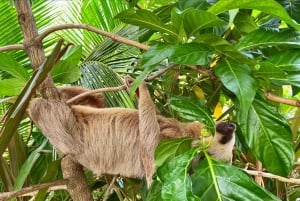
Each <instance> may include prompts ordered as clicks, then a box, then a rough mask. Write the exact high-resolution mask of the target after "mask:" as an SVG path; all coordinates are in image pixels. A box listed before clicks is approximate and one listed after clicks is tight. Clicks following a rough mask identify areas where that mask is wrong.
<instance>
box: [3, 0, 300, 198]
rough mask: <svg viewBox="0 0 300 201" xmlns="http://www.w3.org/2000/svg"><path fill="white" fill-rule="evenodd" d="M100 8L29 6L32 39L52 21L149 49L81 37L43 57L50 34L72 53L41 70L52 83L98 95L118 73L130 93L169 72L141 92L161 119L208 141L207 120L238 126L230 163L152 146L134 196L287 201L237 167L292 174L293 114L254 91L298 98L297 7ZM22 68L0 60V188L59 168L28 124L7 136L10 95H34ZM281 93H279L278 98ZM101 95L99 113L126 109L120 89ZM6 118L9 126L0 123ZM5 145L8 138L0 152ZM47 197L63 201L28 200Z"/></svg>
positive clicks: (191, 1)
mask: <svg viewBox="0 0 300 201" xmlns="http://www.w3.org/2000/svg"><path fill="white" fill-rule="evenodd" d="M103 2H104V1H97V0H89V1H87V0H82V1H66V4H65V7H63V6H61V7H58V6H57V5H56V3H57V2H56V1H50V0H49V1H48V0H47V1H44V0H33V1H32V6H33V13H34V15H35V17H36V22H37V25H38V27H39V28H40V30H39V31H40V32H42V31H43V30H45V29H46V28H48V27H50V26H51V25H54V24H57V22H59V23H61V22H65V23H73V24H75V23H87V24H90V25H93V26H95V27H97V28H99V29H103V30H108V31H112V32H114V33H116V34H118V35H120V36H123V37H125V38H128V39H131V40H140V41H142V42H144V43H147V44H148V45H149V46H151V47H150V49H149V50H147V51H145V52H141V51H140V50H137V49H135V48H133V47H129V46H126V45H124V44H121V43H116V42H115V41H113V40H111V39H105V38H103V37H102V36H99V35H97V34H95V33H91V32H88V31H79V30H64V31H60V32H57V34H51V35H49V36H47V38H45V39H44V40H43V45H44V47H45V50H46V53H48V52H51V51H52V49H53V44H54V43H56V42H57V40H58V38H60V37H63V38H64V39H66V40H67V41H68V42H72V43H73V44H75V45H74V46H72V47H71V48H70V49H69V50H68V52H67V53H66V54H65V55H64V56H63V57H62V58H61V60H60V61H58V62H57V63H56V65H55V67H54V68H53V70H52V71H51V75H52V77H53V79H54V81H55V82H56V83H59V84H70V83H74V82H76V84H79V85H82V86H85V87H87V88H92V89H93V88H100V87H110V86H118V85H121V84H122V79H121V77H122V76H123V75H127V74H130V75H131V76H132V77H136V80H135V82H134V84H133V87H132V92H133V91H135V89H136V88H137V87H138V85H139V83H140V82H141V81H142V80H144V79H145V78H146V77H147V76H148V75H150V74H151V73H154V72H156V71H159V70H161V69H164V68H165V67H166V66H168V65H172V64H176V65H177V66H176V67H175V68H173V69H172V70H170V71H168V72H167V73H165V74H164V75H162V76H161V77H159V78H157V79H155V80H153V81H152V83H151V84H150V85H149V89H150V92H151V94H152V95H153V98H154V99H155V103H156V104H157V107H158V109H159V110H160V111H161V113H162V114H164V115H167V116H173V117H177V118H181V120H183V121H184V120H189V121H201V122H203V123H205V124H206V128H208V130H209V132H207V133H208V134H212V133H214V132H215V131H214V121H215V120H216V119H218V118H221V119H222V118H224V117H225V118H227V119H230V120H232V121H235V122H236V123H237V125H238V131H237V143H236V147H237V148H236V150H235V152H234V153H235V160H234V161H233V164H234V166H229V165H225V164H221V163H220V162H216V161H214V160H213V159H211V158H210V157H209V156H208V155H207V153H206V148H207V144H203V145H201V146H199V147H196V148H192V149H191V147H190V144H191V141H192V140H193V139H190V138H183V139H171V140H165V141H163V142H162V143H161V144H160V145H159V146H158V148H157V150H156V154H155V157H156V165H157V168H158V170H157V173H156V178H155V179H154V182H153V184H152V186H151V188H150V189H149V190H146V191H147V193H146V195H145V197H144V198H145V200H148V201H150V200H151V201H152V200H172V201H174V200H204V201H205V200H279V199H283V200H296V198H297V197H299V192H300V189H299V187H298V186H296V185H293V184H290V183H284V185H282V183H280V182H275V181H274V180H272V179H268V178H264V182H265V185H264V186H265V188H263V187H260V186H258V185H257V184H255V183H254V181H253V179H252V178H251V177H249V176H247V175H246V174H245V173H244V172H243V171H242V170H241V169H242V168H245V166H246V164H250V166H249V167H251V168H258V167H256V164H259V162H261V163H262V166H263V168H264V169H265V170H266V171H268V172H270V173H273V174H277V175H281V176H286V177H299V175H294V174H293V170H297V168H296V167H295V166H294V161H295V159H297V157H299V156H300V146H299V144H300V140H299V139H300V138H299V131H298V130H299V124H300V121H299V109H298V110H297V112H295V111H296V110H295V108H294V107H293V106H284V107H283V106H282V104H280V103H274V102H271V101H269V100H267V99H268V97H267V96H266V92H272V93H273V94H275V95H277V96H281V97H284V98H290V99H295V98H297V99H299V94H298V93H299V91H300V90H299V87H300V74H299V72H300V71H299V70H300V66H299V60H300V54H299V52H300V51H299V50H300V49H299V48H300V40H299V39H300V37H299V33H300V32H299V31H300V25H299V24H297V23H299V22H300V18H299V14H298V13H299V12H298V11H299V10H300V6H299V5H300V4H299V1H298V0H295V1H285V0H280V1H279V0H277V1H275V0H265V1H260V0H239V1H235V0H219V1H207V0H178V1H158V0H152V1H145V0H133V1H129V3H128V4H126V1H107V2H106V3H103ZM11 5H12V4H10V3H9V2H8V1H2V2H0V14H1V15H0V19H2V20H1V22H3V23H1V24H0V29H1V30H3V34H2V35H1V36H0V44H1V45H8V44H14V43H21V42H22V41H21V40H22V34H21V32H20V28H19V26H18V22H17V14H16V11H15V9H14V7H13V6H11ZM126 24H130V25H126ZM29 67H30V64H29V63H28V58H26V56H25V54H24V52H22V51H13V52H7V53H1V54H0V95H1V96H2V97H9V96H16V95H19V99H18V100H17V101H16V104H15V106H13V107H12V109H11V110H10V112H9V118H8V123H7V122H6V123H5V124H4V125H3V126H2V125H1V126H2V130H4V132H3V133H4V135H2V136H1V138H0V150H2V152H3V151H4V150H5V149H6V148H7V147H9V149H8V152H7V153H6V154H7V155H8V157H6V155H5V156H3V157H1V159H0V162H1V165H0V178H1V181H2V182H1V184H2V185H3V188H5V190H12V189H14V188H15V189H19V188H21V187H22V186H25V185H32V184H36V183H41V182H47V181H51V180H52V179H53V178H61V175H60V172H59V171H58V170H57V168H58V166H59V160H56V159H55V158H52V157H51V156H50V154H49V153H48V152H49V151H50V150H51V147H49V146H47V147H46V146H45V147H44V145H45V144H43V142H44V140H45V139H44V138H43V137H42V136H41V133H40V132H38V131H37V130H36V129H34V130H33V132H31V131H30V132H27V130H28V125H29V124H28V122H23V123H22V125H25V129H23V130H20V129H19V130H20V131H18V132H17V131H16V130H15V129H16V125H18V124H19V122H20V121H21V120H22V119H23V114H24V111H25V109H26V107H25V106H26V104H27V103H28V101H29V97H28V96H27V95H28V94H27V93H24V92H21V91H22V89H23V88H24V87H25V88H29V90H30V89H34V88H35V87H36V86H32V85H30V86H25V84H26V82H28V80H30V77H31V79H33V78H34V76H35V75H32V70H31V69H30V68H29ZM29 82H31V81H29ZM287 86H289V87H290V88H289V89H290V90H291V93H290V94H287V93H286V92H285V89H286V87H287ZM195 89H197V90H198V94H195V93H194V91H195ZM199 94H200V95H199ZM105 97H106V102H107V105H109V106H122V107H131V108H133V107H135V102H134V101H132V99H131V97H130V96H129V94H128V93H127V92H120V93H117V92H113V93H106V94H105ZM199 99H201V100H199ZM23 103H25V106H24V105H23ZM16 105H19V106H18V107H16ZM5 106H6V105H4V106H3V108H4V109H1V111H2V112H4V111H5V108H6V107H5ZM20 111H21V112H20ZM11 115H12V117H18V119H14V118H13V119H11V118H10V117H11ZM14 115H16V116H14ZM26 126H27V127H26ZM24 130H25V131H24ZM31 134H32V136H31ZM13 136H14V137H13ZM10 138H12V139H13V140H12V141H11V143H10V145H8V142H9V139H10ZM27 138H28V139H29V141H28V139H27ZM294 144H295V145H296V146H294ZM45 150H47V151H46V152H47V153H44V152H43V151H45ZM124 151H126V150H124ZM21 152H23V154H20V153H21ZM295 153H297V154H296V156H295ZM100 154H101V153H100ZM199 155H200V156H203V157H204V158H205V159H204V160H202V161H201V162H200V163H199V164H198V165H197V166H196V167H195V168H194V172H191V171H190V167H191V163H192V161H193V160H194V158H195V157H196V156H199ZM240 155H243V157H240ZM15 160H16V162H14V161H15ZM45 161H46V162H45ZM235 166H236V167H235ZM87 175H89V174H87ZM88 177H89V180H90V183H91V186H92V189H93V190H94V189H105V188H104V183H105V182H102V180H100V181H99V182H95V181H94V179H93V177H92V176H91V175H90V176H88ZM138 188H139V183H138V182H136V181H131V180H127V181H126V182H125V188H124V189H117V188H116V190H115V192H116V193H115V194H113V195H112V196H111V200H112V199H118V200H137V198H139V196H140V195H139V194H138V195H137V193H136V192H137V190H136V189H138ZM283 192H286V193H283ZM103 194H104V192H102V191H101V192H100V193H97V194H95V197H97V198H98V197H101V198H102V196H103ZM274 195H276V196H277V197H275V196H274ZM51 196H52V197H51ZM51 198H53V200H59V199H61V200H66V199H68V196H67V195H65V194H64V193H59V192H58V193H57V192H56V193H52V195H49V194H48V193H47V192H46V191H45V190H41V191H39V192H38V194H37V197H36V199H39V200H46V199H48V200H49V199H51Z"/></svg>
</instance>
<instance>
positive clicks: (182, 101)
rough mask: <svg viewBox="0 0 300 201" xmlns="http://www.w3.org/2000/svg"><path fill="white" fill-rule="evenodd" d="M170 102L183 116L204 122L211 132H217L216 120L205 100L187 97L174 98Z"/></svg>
mask: <svg viewBox="0 0 300 201" xmlns="http://www.w3.org/2000/svg"><path fill="white" fill-rule="evenodd" d="M169 102H170V105H171V107H172V109H174V110H176V111H178V113H179V115H180V116H181V117H183V118H185V119H187V120H190V121H199V122H202V123H203V124H205V125H206V127H207V128H208V129H209V131H210V133H211V134H214V133H215V122H214V120H213V119H212V117H211V115H210V113H209V111H208V109H207V107H206V105H205V104H204V103H203V102H201V101H199V100H195V99H191V98H186V97H180V98H179V97H178V98H172V99H170V101H169Z"/></svg>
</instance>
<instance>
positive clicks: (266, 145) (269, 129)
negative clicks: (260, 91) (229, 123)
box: [240, 97, 295, 176]
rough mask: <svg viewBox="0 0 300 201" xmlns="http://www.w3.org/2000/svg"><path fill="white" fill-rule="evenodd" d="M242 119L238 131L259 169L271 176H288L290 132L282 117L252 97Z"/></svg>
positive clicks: (291, 164) (290, 158)
mask: <svg viewBox="0 0 300 201" xmlns="http://www.w3.org/2000/svg"><path fill="white" fill-rule="evenodd" d="M246 117H247V118H246ZM244 118H245V119H246V121H245V124H241V125H240V127H241V130H242V131H243V135H244V136H245V137H246V142H247V143H248V146H249V147H250V148H251V149H252V150H253V153H254V154H255V155H256V156H257V158H258V159H259V160H260V161H261V162H262V164H263V167H264V168H266V169H267V170H268V171H270V172H272V173H274V174H277V175H281V176H288V175H289V173H290V171H291V169H292V167H293V163H294V159H295V154H294V145H293V141H292V132H291V129H290V127H289V125H288V123H287V122H286V120H285V119H284V117H282V116H281V115H280V114H279V113H278V112H277V110H276V108H275V107H272V106H271V105H270V104H269V103H268V102H266V101H265V100H263V99H262V98H259V97H256V98H255V100H254V101H253V104H252V106H251V108H250V110H249V113H248V115H247V116H245V117H244ZM270 158H271V159H272V160H270Z"/></svg>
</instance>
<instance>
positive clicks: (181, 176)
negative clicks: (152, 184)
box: [157, 150, 200, 201]
mask: <svg viewBox="0 0 300 201" xmlns="http://www.w3.org/2000/svg"><path fill="white" fill-rule="evenodd" d="M196 152H197V151H195V150H190V151H188V152H186V153H184V154H181V155H179V156H176V157H175V158H173V159H172V160H170V161H168V162H167V163H165V164H164V165H163V166H161V167H160V168H159V169H158V172H157V174H158V176H159V178H160V180H161V181H162V183H163V185H162V200H165V201H200V199H199V198H198V197H197V196H195V195H194V194H193V192H192V183H191V178H190V176H189V175H188V174H187V170H188V168H189V165H190V163H191V161H192V160H193V157H194V155H195V154H196Z"/></svg>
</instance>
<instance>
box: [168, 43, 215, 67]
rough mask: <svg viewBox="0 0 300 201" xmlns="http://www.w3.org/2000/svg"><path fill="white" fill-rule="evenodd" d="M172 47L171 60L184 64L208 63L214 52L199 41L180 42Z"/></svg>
mask: <svg viewBox="0 0 300 201" xmlns="http://www.w3.org/2000/svg"><path fill="white" fill-rule="evenodd" d="M172 48H173V49H174V51H173V52H172V54H171V56H170V61H171V62H172V63H177V64H182V65H206V64H208V62H209V61H210V57H211V55H212V54H213V53H212V51H211V50H210V49H208V47H207V46H205V45H203V44H199V43H198V44H197V43H185V44H178V45H175V46H173V47H172Z"/></svg>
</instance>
